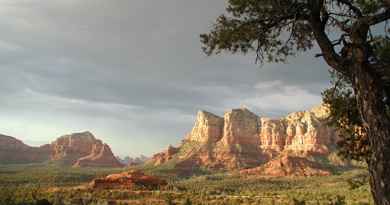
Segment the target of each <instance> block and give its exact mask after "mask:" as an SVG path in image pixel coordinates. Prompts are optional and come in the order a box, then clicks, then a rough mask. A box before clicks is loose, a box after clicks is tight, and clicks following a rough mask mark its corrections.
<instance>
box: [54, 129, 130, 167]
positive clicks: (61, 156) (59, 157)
mask: <svg viewBox="0 0 390 205" xmlns="http://www.w3.org/2000/svg"><path fill="white" fill-rule="evenodd" d="M51 148H52V154H51V160H53V161H60V162H62V163H64V164H66V165H73V166H75V167H121V166H123V165H122V164H121V163H120V162H119V161H118V160H117V158H116V157H115V156H114V154H113V153H112V151H111V149H110V147H109V146H108V145H107V144H103V142H102V141H101V140H98V139H96V138H95V136H94V135H93V134H92V133H90V132H81V133H73V134H70V135H64V136H61V137H59V138H58V139H57V140H56V141H54V142H53V143H51Z"/></svg>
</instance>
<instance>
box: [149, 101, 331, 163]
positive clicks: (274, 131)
mask: <svg viewBox="0 0 390 205" xmlns="http://www.w3.org/2000/svg"><path fill="white" fill-rule="evenodd" d="M327 115H328V111H327V109H326V108H325V107H323V106H319V107H316V108H314V109H312V110H310V111H306V112H296V113H291V114H289V115H288V116H287V117H285V118H280V119H268V118H260V117H258V116H256V115H255V114H253V113H252V112H250V111H249V110H248V109H246V108H241V109H233V110H231V111H229V112H226V113H225V114H224V118H220V117H218V116H216V115H214V114H211V113H208V112H204V111H201V112H199V113H198V116H197V119H196V122H195V125H194V128H193V129H192V131H191V132H190V133H189V134H188V135H187V137H186V138H185V140H183V142H182V144H181V145H180V146H179V147H178V148H174V149H173V148H170V149H168V151H165V152H163V153H159V154H156V155H155V156H154V157H153V158H152V159H151V160H150V161H149V162H148V163H149V164H154V165H161V164H164V163H166V162H168V161H170V160H172V159H175V163H176V164H177V165H178V166H179V165H180V166H181V167H180V168H181V169H182V168H183V165H185V166H186V170H190V169H191V168H192V167H196V166H198V167H208V168H212V169H228V170H237V169H243V168H254V167H258V166H260V165H262V164H264V163H266V162H268V161H269V160H271V159H274V158H276V157H278V156H280V155H282V154H284V153H289V154H290V155H292V156H307V155H312V154H320V155H326V154H328V153H329V147H331V146H333V145H335V141H336V138H337V136H336V133H335V131H334V129H332V128H330V127H328V125H327V121H326V117H327ZM169 150H171V151H170V152H169Z"/></svg>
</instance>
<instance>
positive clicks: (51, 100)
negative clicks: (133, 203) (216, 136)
mask: <svg viewBox="0 0 390 205" xmlns="http://www.w3.org/2000/svg"><path fill="white" fill-rule="evenodd" d="M224 7H225V0H213V1H210V0H164V1H156V0H110V1H107V0H82V1H80V0H39V1H38V0H0V16H1V18H0V33H1V35H0V73H1V80H0V113H1V115H0V133H2V134H6V135H10V136H14V137H17V138H18V139H21V140H23V141H24V142H25V143H27V144H29V145H34V146H36V145H41V144H43V143H49V142H51V141H53V140H55V138H57V137H59V136H61V135H64V134H69V133H73V132H80V131H87V130H88V131H91V132H92V133H94V134H95V136H96V137H97V138H99V139H102V140H103V141H104V142H106V143H108V144H109V145H110V146H111V148H112V150H113V151H114V153H115V154H117V155H120V156H126V155H130V156H138V155H140V154H145V155H149V156H150V155H152V154H153V153H156V152H159V151H161V150H163V149H164V148H166V147H167V146H168V145H170V144H172V145H176V144H178V143H179V142H180V140H181V139H182V138H183V136H184V135H185V134H186V133H187V132H189V131H190V130H191V128H192V126H193V124H194V119H195V116H196V113H197V111H198V110H207V111H209V112H213V113H215V114H217V115H223V113H224V111H227V110H229V109H232V108H237V107H240V106H243V105H245V106H246V107H248V108H249V109H250V110H252V111H253V112H255V113H256V114H258V115H259V116H267V117H279V116H283V115H285V114H287V113H289V112H294V111H299V110H304V109H308V108H310V107H312V106H315V105H317V104H319V103H321V95H320V93H321V91H322V90H323V89H324V88H326V87H328V86H329V80H330V79H329V75H328V70H327V66H326V65H325V63H324V61H323V60H322V59H319V58H315V57H314V55H315V54H316V52H318V49H316V48H315V49H314V50H313V51H311V52H307V53H304V54H300V55H298V56H297V57H295V58H290V59H289V61H288V63H287V64H267V63H266V64H264V65H263V66H259V65H256V64H255V55H254V54H248V55H247V56H243V55H229V54H223V55H220V56H211V57H207V56H206V55H204V54H203V53H202V50H201V44H200V39H199V34H201V33H205V32H207V31H208V30H210V28H211V26H212V24H213V22H214V20H215V18H216V17H217V16H218V15H220V14H222V13H223V12H224Z"/></svg>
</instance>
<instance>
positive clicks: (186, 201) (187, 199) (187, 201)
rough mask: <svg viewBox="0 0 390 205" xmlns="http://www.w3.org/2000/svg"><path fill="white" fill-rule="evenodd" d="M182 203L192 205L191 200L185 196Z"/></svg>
mask: <svg viewBox="0 0 390 205" xmlns="http://www.w3.org/2000/svg"><path fill="white" fill-rule="evenodd" d="M183 205H192V202H191V200H190V199H189V198H186V200H185V201H184V203H183Z"/></svg>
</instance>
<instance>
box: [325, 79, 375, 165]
mask: <svg viewBox="0 0 390 205" xmlns="http://www.w3.org/2000/svg"><path fill="white" fill-rule="evenodd" d="M332 84H333V87H332V88H329V89H327V90H325V91H324V92H323V93H322V96H323V102H324V103H325V104H326V105H328V107H329V110H330V116H329V124H330V125H331V126H334V127H336V128H337V129H338V131H339V133H338V134H339V136H340V141H339V142H338V145H339V153H340V155H341V156H343V157H345V158H347V159H355V160H367V159H368V157H369V154H370V147H369V141H368V137H367V135H366V132H365V130H364V129H363V122H362V120H361V116H360V113H359V110H358V107H357V102H356V98H355V93H354V91H353V89H352V86H351V83H350V82H349V81H348V79H346V78H343V77H342V76H341V75H339V74H338V73H336V72H333V73H332Z"/></svg>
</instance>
